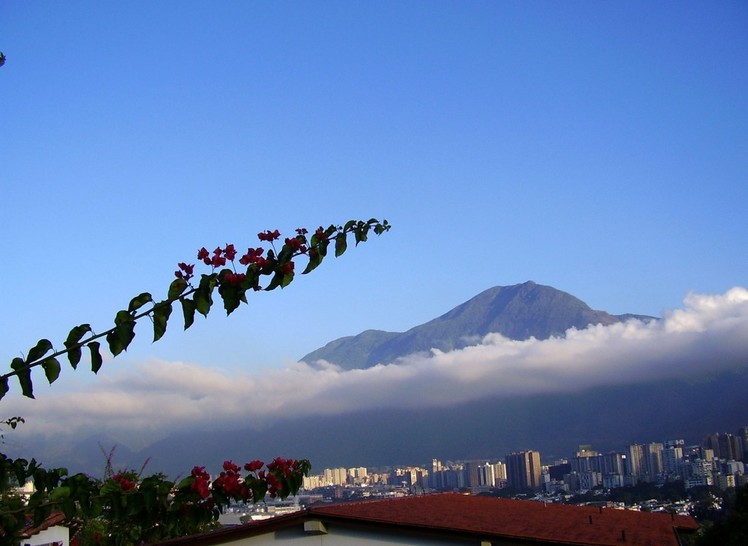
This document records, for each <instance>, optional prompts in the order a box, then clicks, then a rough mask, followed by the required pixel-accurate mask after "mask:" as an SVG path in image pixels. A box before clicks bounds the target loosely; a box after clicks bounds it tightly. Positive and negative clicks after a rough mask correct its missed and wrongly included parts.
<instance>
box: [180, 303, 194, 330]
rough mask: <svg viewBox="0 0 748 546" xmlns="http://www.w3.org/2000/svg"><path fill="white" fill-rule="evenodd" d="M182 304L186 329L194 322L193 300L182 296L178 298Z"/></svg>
mask: <svg viewBox="0 0 748 546" xmlns="http://www.w3.org/2000/svg"><path fill="white" fill-rule="evenodd" d="M179 301H180V303H181V304H182V315H184V329H185V330H186V329H187V328H189V327H190V326H192V324H193V323H194V322H195V301H194V300H191V299H188V298H182V299H180V300H179Z"/></svg>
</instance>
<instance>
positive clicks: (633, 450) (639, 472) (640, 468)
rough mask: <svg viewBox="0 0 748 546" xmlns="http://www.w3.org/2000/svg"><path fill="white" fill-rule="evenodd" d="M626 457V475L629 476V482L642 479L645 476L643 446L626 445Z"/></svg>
mask: <svg viewBox="0 0 748 546" xmlns="http://www.w3.org/2000/svg"><path fill="white" fill-rule="evenodd" d="M627 455H628V456H627V457H626V462H627V466H628V467H627V469H626V476H627V477H628V478H629V480H628V481H629V482H630V483H632V484H636V482H638V481H640V480H641V481H643V480H644V479H645V476H646V464H647V463H646V459H645V457H644V446H643V445H641V444H631V445H630V446H629V447H628V453H627Z"/></svg>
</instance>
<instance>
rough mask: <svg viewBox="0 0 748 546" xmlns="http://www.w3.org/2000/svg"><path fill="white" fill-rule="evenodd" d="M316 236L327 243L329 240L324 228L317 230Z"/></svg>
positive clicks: (320, 227)
mask: <svg viewBox="0 0 748 546" xmlns="http://www.w3.org/2000/svg"><path fill="white" fill-rule="evenodd" d="M314 236H315V237H316V238H317V239H319V240H320V241H327V239H329V237H328V236H327V234H326V233H325V230H324V228H323V227H322V226H319V227H318V228H317V231H315V232H314Z"/></svg>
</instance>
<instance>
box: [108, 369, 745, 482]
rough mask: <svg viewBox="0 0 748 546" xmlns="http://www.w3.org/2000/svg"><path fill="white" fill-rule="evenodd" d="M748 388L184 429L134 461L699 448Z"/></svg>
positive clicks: (364, 459)
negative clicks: (654, 445) (660, 445)
mask: <svg viewBox="0 0 748 546" xmlns="http://www.w3.org/2000/svg"><path fill="white" fill-rule="evenodd" d="M746 389H748V369H744V370H741V371H736V372H723V373H720V374H714V375H708V376H701V377H699V378H688V379H680V380H672V379H669V380H663V381H655V382H650V383H642V384H637V385H618V386H609V387H596V388H593V389H588V390H584V391H580V392H576V393H561V394H552V395H547V394H544V395H532V396H519V397H514V398H506V399H504V398H487V399H484V400H478V401H473V402H466V403H462V404H457V405H453V406H445V407H428V408H422V409H395V408H381V409H376V410H366V411H360V412H353V413H345V414H342V415H331V416H299V417H298V418H292V419H284V420H282V421H279V422H277V423H275V424H274V425H272V426H270V427H268V428H264V429H262V430H257V429H251V428H245V429H243V430H231V431H228V430H224V431H220V430H212V431H201V432H200V435H199V437H200V441H199V442H196V441H195V431H192V432H186V433H175V434H174V435H172V436H170V437H169V438H166V439H164V440H161V441H159V442H156V443H154V444H153V445H151V446H149V447H147V448H145V449H144V450H142V451H140V452H139V453H137V454H135V456H134V458H132V459H131V460H129V461H127V462H129V463H130V464H131V466H132V467H134V468H139V467H140V465H141V464H142V462H143V461H144V460H145V459H146V458H149V457H151V458H152V459H151V464H150V465H149V470H150V471H154V470H164V471H166V472H168V473H171V474H177V473H182V474H184V473H187V472H189V469H190V468H191V467H192V465H194V464H195V461H200V464H207V465H208V466H209V468H211V469H212V470H213V471H218V470H220V464H221V462H222V461H223V460H224V459H226V458H233V459H234V460H237V461H238V460H241V461H246V460H248V459H249V458H260V459H266V460H267V459H269V458H272V457H277V456H283V457H299V458H308V459H310V460H311V461H312V464H313V465H314V469H313V470H314V472H320V471H321V470H322V469H323V468H333V467H340V466H345V467H350V466H369V467H371V466H383V465H396V464H425V465H429V464H430V462H431V459H432V458H440V459H443V460H467V459H485V460H489V459H490V460H494V461H495V460H497V459H502V460H503V458H504V455H506V454H507V453H511V452H512V451H517V450H521V449H536V450H539V451H540V453H541V455H542V457H543V459H544V460H546V461H549V462H550V461H553V460H554V459H558V458H561V457H568V456H571V455H573V454H574V452H576V451H577V449H578V446H579V445H580V444H592V446H593V448H594V449H597V450H600V451H608V450H613V449H615V450H623V449H624V448H625V447H626V446H627V445H629V444H631V443H644V442H662V441H663V440H668V439H678V438H683V439H685V440H686V442H687V443H688V444H694V443H698V442H699V441H700V440H701V438H702V437H703V436H704V435H706V434H708V433H710V432H715V431H728V432H732V433H735V432H736V431H737V429H738V428H739V427H743V426H746V424H748V423H747V422H746V419H748V413H746V412H747V411H748V408H746V403H745V392H746ZM715 400H719V403H715ZM120 455H121V454H120V453H119V452H118V454H117V460H121V459H120ZM122 455H124V453H122ZM122 459H124V457H123V458H122Z"/></svg>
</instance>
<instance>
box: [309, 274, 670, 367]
mask: <svg viewBox="0 0 748 546" xmlns="http://www.w3.org/2000/svg"><path fill="white" fill-rule="evenodd" d="M629 319H639V320H655V317H650V316H646V315H635V314H630V313H627V314H624V315H611V314H610V313H607V312H606V311H597V310H594V309H592V308H590V307H589V305H587V304H586V303H584V302H583V301H582V300H580V299H578V298H576V297H575V296H572V295H571V294H569V293H567V292H563V291H561V290H558V289H556V288H553V287H551V286H545V285H541V284H537V283H535V282H533V281H527V282H524V283H521V284H515V285H511V286H494V287H493V288H489V289H487V290H484V291H483V292H481V293H480V294H478V295H476V296H474V297H472V298H470V299H469V300H467V301H466V302H464V303H461V304H460V305H458V306H456V307H454V308H453V309H451V310H449V311H447V312H446V313H444V314H443V315H441V316H439V317H437V318H435V319H432V320H430V321H427V322H425V323H423V324H420V325H417V326H414V327H413V328H411V329H409V330H407V331H405V332H387V331H384V330H365V331H364V332H361V333H360V334H358V335H354V336H346V337H342V338H338V339H336V340H333V341H331V342H330V343H328V344H326V345H325V346H323V347H320V348H319V349H316V350H314V351H312V352H311V353H308V354H307V355H305V356H303V357H302V358H301V361H303V362H306V363H307V364H312V365H314V364H315V363H317V362H319V361H325V362H329V363H331V364H335V365H337V366H340V367H341V368H342V369H346V370H350V369H356V368H361V369H363V368H370V367H372V366H376V365H377V364H388V363H392V362H396V361H397V359H398V358H402V357H404V356H407V355H410V354H414V353H423V352H430V351H431V350H432V349H438V350H440V351H444V352H446V351H452V350H455V349H462V348H465V347H467V346H469V345H475V344H477V343H479V342H480V340H481V339H482V338H483V337H485V336H486V335H487V334H493V333H498V334H501V335H503V336H504V337H507V338H509V339H512V340H517V341H522V340H525V339H529V338H531V337H534V338H536V339H548V338H550V337H557V336H563V335H564V333H565V332H566V331H567V330H568V329H570V328H577V329H582V328H586V327H587V326H589V325H590V324H603V325H609V324H614V323H616V322H621V321H625V320H629Z"/></svg>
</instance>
